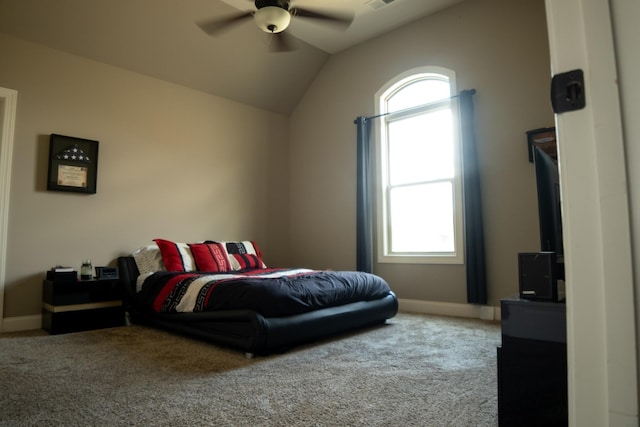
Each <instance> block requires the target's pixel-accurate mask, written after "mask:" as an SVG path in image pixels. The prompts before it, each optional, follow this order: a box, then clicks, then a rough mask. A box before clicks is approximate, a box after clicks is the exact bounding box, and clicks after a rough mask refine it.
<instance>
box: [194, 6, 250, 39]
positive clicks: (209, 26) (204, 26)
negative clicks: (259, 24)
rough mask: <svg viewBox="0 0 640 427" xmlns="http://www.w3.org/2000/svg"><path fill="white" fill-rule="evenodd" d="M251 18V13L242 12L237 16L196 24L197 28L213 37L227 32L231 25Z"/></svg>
mask: <svg viewBox="0 0 640 427" xmlns="http://www.w3.org/2000/svg"><path fill="white" fill-rule="evenodd" d="M251 17H253V12H243V13H240V14H237V15H231V16H227V17H225V18H214V19H208V20H206V21H200V22H198V23H197V24H198V27H200V29H201V30H202V31H204V32H205V33H207V34H209V35H210V36H214V35H216V34H218V33H220V32H221V31H224V30H228V29H229V28H230V27H232V26H233V25H235V24H237V23H239V22H241V21H243V20H245V19H246V18H251Z"/></svg>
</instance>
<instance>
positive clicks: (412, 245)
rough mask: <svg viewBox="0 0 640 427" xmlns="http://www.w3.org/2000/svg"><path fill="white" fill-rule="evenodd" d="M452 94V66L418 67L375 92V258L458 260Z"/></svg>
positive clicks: (457, 152)
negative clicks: (376, 168)
mask: <svg viewBox="0 0 640 427" xmlns="http://www.w3.org/2000/svg"><path fill="white" fill-rule="evenodd" d="M455 94H456V88H455V74H454V72H453V71H451V70H448V69H443V68H436V67H424V68H420V69H415V70H411V71H410V72H408V73H404V74H403V75H400V76H397V77H396V78H394V79H393V80H392V81H390V82H389V83H388V84H387V85H385V87H383V88H382V89H381V90H380V91H379V92H378V94H377V95H376V101H377V102H376V104H377V105H376V106H377V114H381V115H384V116H383V117H382V118H381V120H380V122H379V123H380V126H379V128H378V132H377V154H378V155H377V161H378V197H377V200H378V216H377V223H378V224H377V225H378V227H377V230H378V233H377V240H378V260H379V262H400V263H462V262H463V250H462V244H463V243H462V242H463V239H462V228H463V226H462V188H461V187H462V186H461V162H460V137H459V134H460V132H459V120H458V106H457V98H456V97H455V96H454V95H455Z"/></svg>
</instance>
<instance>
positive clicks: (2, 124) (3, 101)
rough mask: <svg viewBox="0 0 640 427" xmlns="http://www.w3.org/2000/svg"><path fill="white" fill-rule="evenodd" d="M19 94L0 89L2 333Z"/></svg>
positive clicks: (0, 281) (0, 291)
mask: <svg viewBox="0 0 640 427" xmlns="http://www.w3.org/2000/svg"><path fill="white" fill-rule="evenodd" d="M17 99H18V92H16V91H15V90H11V89H5V88H1V87H0V332H2V323H3V322H2V319H3V316H4V313H3V307H4V282H5V272H6V271H7V269H6V264H7V234H8V231H9V190H10V187H11V160H12V157H13V155H12V153H13V133H14V127H15V117H16V103H17Z"/></svg>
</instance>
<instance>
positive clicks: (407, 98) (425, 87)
mask: <svg viewBox="0 0 640 427" xmlns="http://www.w3.org/2000/svg"><path fill="white" fill-rule="evenodd" d="M450 96H451V93H450V88H449V82H448V81H447V80H434V79H430V80H418V81H417V82H415V83H411V84H408V85H406V86H404V87H403V88H402V89H400V90H399V91H397V92H396V93H394V94H393V95H392V96H391V97H390V98H389V99H388V101H387V111H388V112H390V113H392V112H394V111H400V110H404V109H406V108H410V107H416V106H418V105H424V104H428V103H430V102H434V101H439V100H441V99H446V98H449V97H450Z"/></svg>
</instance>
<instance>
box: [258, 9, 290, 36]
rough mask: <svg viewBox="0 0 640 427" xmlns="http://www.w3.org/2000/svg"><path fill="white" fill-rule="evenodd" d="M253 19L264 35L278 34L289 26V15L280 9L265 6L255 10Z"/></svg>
mask: <svg viewBox="0 0 640 427" xmlns="http://www.w3.org/2000/svg"><path fill="white" fill-rule="evenodd" d="M253 19H254V21H255V22H256V25H257V26H258V27H260V29H261V30H262V31H264V32H265V33H279V32H282V31H284V30H286V29H287V27H288V26H289V23H290V22H291V14H289V11H287V10H285V9H283V8H281V7H277V6H266V7H263V8H260V9H258V10H256V12H255V13H254V14H253Z"/></svg>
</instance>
